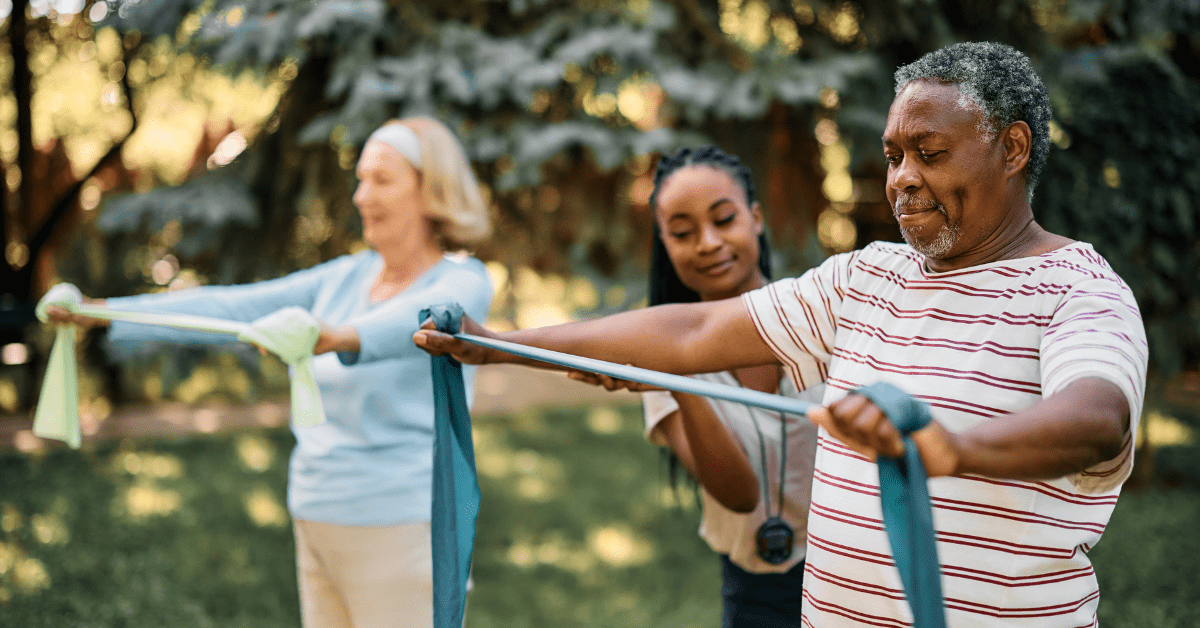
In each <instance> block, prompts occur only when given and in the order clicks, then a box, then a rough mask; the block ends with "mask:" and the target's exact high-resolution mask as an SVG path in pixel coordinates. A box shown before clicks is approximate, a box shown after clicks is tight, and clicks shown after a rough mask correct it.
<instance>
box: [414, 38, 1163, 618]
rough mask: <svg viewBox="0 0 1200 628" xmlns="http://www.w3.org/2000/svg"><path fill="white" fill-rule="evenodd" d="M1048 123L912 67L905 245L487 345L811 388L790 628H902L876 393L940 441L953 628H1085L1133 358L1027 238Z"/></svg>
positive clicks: (1138, 330)
mask: <svg viewBox="0 0 1200 628" xmlns="http://www.w3.org/2000/svg"><path fill="white" fill-rule="evenodd" d="M1049 119H1050V108H1049V101H1048V98H1047V95H1046V89H1045V87H1044V86H1043V84H1042V82H1041V80H1040V79H1039V78H1038V76H1037V74H1036V73H1035V72H1034V71H1033V68H1032V67H1031V66H1030V63H1029V60H1028V59H1027V58H1026V57H1025V56H1024V55H1022V54H1021V53H1019V52H1017V51H1016V50H1013V49H1012V48H1009V47H1007V46H1002V45H998V44H990V43H989V44H977V43H968V44H956V45H953V46H948V47H946V48H943V49H941V50H938V51H936V52H933V53H930V54H928V55H926V56H925V57H923V58H921V59H920V60H919V61H917V62H915V63H913V64H911V65H908V66H905V67H902V68H900V69H899V70H898V71H897V72H896V98H895V100H894V102H893V103H892V106H891V109H890V110H889V112H888V122H887V128H886V130H885V132H884V136H883V151H884V156H885V157H886V159H887V164H888V177H887V196H888V199H889V200H890V201H891V203H892V206H893V208H894V212H895V215H896V219H897V220H898V221H899V223H900V228H901V231H902V232H903V234H904V238H905V240H906V241H907V242H908V244H907V245H901V244H891V243H879V242H877V243H874V244H872V245H870V246H868V247H866V248H865V249H862V250H859V251H854V252H851V253H846V254H842V255H836V256H833V257H831V258H829V259H828V260H826V262H825V263H823V264H822V265H821V266H819V267H818V268H815V269H813V270H811V271H809V272H807V273H805V274H804V275H803V276H801V277H799V278H796V279H786V280H782V281H778V282H776V283H774V284H771V285H769V286H767V287H765V288H762V289H759V290H757V291H753V292H750V293H747V294H746V295H744V297H743V298H739V299H730V300H726V301H715V302H709V303H701V304H688V305H676V306H663V307H655V308H647V309H644V310H639V311H636V312H626V313H623V314H618V315H615V316H610V317H605V318H601V319H596V320H593V321H587V322H583V323H575V324H569V325H562V326H558V327H551V328H543V329H530V330H521V331H517V332H511V333H509V334H503V335H501V336H499V337H502V338H504V339H506V340H511V341H515V342H520V343H524V344H530V345H535V346H540V347H545V348H548V349H554V350H558V351H563V352H567V353H575V354H580V355H587V356H591V357H597V358H602V359H607V360H611V361H615V362H624V363H632V364H635V365H638V366H643V367H646V368H652V369H657V370H665V371H670V372H675V373H699V372H709V371H718V370H728V369H731V368H738V367H743V366H748V365H756V364H763V363H770V362H776V361H777V362H781V363H782V364H783V365H784V366H785V367H786V368H787V370H788V372H789V374H790V376H791V377H792V378H793V379H794V380H795V382H796V384H797V386H800V387H801V388H806V387H808V386H810V385H812V384H813V383H815V382H818V381H824V382H826V384H827V386H826V395H825V399H824V403H825V404H826V407H825V408H821V409H819V410H816V411H814V412H813V413H812V415H811V416H810V419H812V420H813V421H814V422H816V423H818V424H819V425H820V426H821V428H822V429H821V438H820V444H819V448H818V451H817V454H816V462H815V468H816V473H815V479H814V482H813V490H812V510H811V514H810V517H809V521H808V555H807V560H806V563H807V568H806V571H805V576H804V583H805V584H804V587H805V591H804V621H805V622H806V623H807V625H811V626H815V627H818V628H828V627H830V626H859V625H870V626H889V627H890V626H896V627H899V626H906V625H909V624H910V623H911V621H912V616H911V614H910V611H909V608H908V605H907V603H906V602H905V598H904V594H903V591H902V587H901V583H900V578H899V574H898V572H897V571H896V568H895V566H894V565H893V562H892V558H891V550H890V547H889V545H888V542H887V538H886V535H885V533H884V530H883V525H882V517H881V508H880V500H879V489H878V473H877V468H876V465H875V463H874V458H875V456H876V454H877V453H882V454H886V455H898V454H900V453H901V452H902V451H903V445H902V442H901V440H900V438H899V436H898V434H897V432H896V430H895V429H894V428H893V427H892V425H891V423H890V422H889V421H888V419H887V418H886V417H885V416H884V415H883V414H882V412H881V411H880V410H879V409H878V408H877V407H876V406H875V405H874V404H872V403H871V402H870V401H868V400H867V399H866V398H864V397H862V396H859V395H855V394H853V393H852V392H851V391H853V390H855V389H856V388H858V387H861V386H864V385H867V384H871V383H874V382H877V381H887V382H891V383H893V384H895V385H897V386H899V387H900V388H902V389H904V390H905V391H907V392H908V393H909V394H911V395H913V396H914V397H916V398H918V399H921V400H923V401H925V402H927V403H928V404H929V406H930V407H931V410H932V415H933V418H934V422H933V423H931V424H930V426H929V427H927V428H925V429H923V430H921V431H919V432H917V433H916V434H915V435H914V438H915V441H916V443H917V447H918V449H919V450H920V453H921V456H922V459H923V461H924V463H925V467H926V469H927V471H928V472H929V475H930V477H931V478H933V479H931V480H930V483H929V489H930V496H931V499H932V503H933V509H934V513H933V515H934V526H935V528H936V534H937V545H938V553H939V557H940V560H941V563H942V587H943V591H944V596H945V605H946V615H947V619H948V621H949V624H950V626H954V627H958V628H965V627H967V626H1006V627H1011V626H1020V627H1026V626H1027V627H1034V626H1037V627H1042V626H1062V627H1064V628H1065V627H1072V628H1073V627H1079V626H1092V625H1095V622H1096V608H1097V604H1098V598H1099V591H1098V586H1097V583H1096V578H1095V575H1094V573H1093V571H1092V567H1091V564H1090V562H1089V561H1088V558H1087V551H1088V550H1089V549H1091V547H1092V546H1093V545H1094V544H1095V543H1096V542H1097V541H1098V540H1099V538H1100V535H1101V534H1102V533H1103V532H1104V528H1105V525H1106V524H1107V522H1108V519H1109V516H1110V514H1111V513H1112V510H1113V507H1114V506H1115V504H1116V501H1117V495H1118V493H1119V491H1120V486H1121V483H1122V482H1123V481H1124V479H1125V478H1126V477H1127V476H1128V474H1129V470H1130V467H1131V465H1132V463H1133V434H1134V433H1135V430H1136V424H1137V420H1138V417H1139V415H1140V413H1141V409H1142V399H1143V394H1144V386H1145V373H1146V362H1147V345H1146V341H1145V332H1144V330H1143V327H1142V323H1141V318H1140V315H1139V313H1138V309H1137V305H1136V303H1135V301H1134V299H1133V295H1132V294H1131V292H1130V290H1129V288H1128V286H1126V284H1125V283H1124V282H1123V281H1122V280H1121V279H1120V278H1119V277H1118V276H1117V275H1116V274H1115V273H1114V272H1113V270H1112V269H1111V268H1110V267H1109V265H1108V264H1107V263H1106V262H1105V261H1104V259H1103V258H1101V256H1100V255H1098V254H1097V253H1096V252H1095V251H1094V250H1093V249H1092V247H1091V246H1090V245H1088V244H1086V243H1083V242H1075V241H1072V240H1070V239H1068V238H1065V237H1062V236H1059V235H1055V234H1052V233H1049V232H1047V231H1045V230H1044V229H1042V228H1041V226H1039V225H1038V224H1037V222H1035V221H1034V219H1033V213H1032V210H1031V209H1030V206H1029V201H1030V198H1031V197H1032V193H1033V189H1034V187H1035V186H1036V185H1037V180H1038V175H1039V173H1040V171H1041V169H1042V166H1043V164H1044V163H1045V161H1046V155H1047V152H1048V151H1049V139H1048V132H1049V129H1048V122H1049ZM720 255H721V251H713V256H714V259H716V258H719V257H720ZM469 331H472V332H474V333H485V334H486V333H488V332H486V331H485V330H481V329H479V328H478V327H477V326H471V327H470V328H469ZM648 339H653V341H647V340H648ZM416 341H417V343H418V344H419V345H422V346H424V347H425V348H426V349H427V350H430V351H431V352H435V353H440V352H445V351H449V352H452V353H453V354H454V355H455V356H456V357H459V358H460V359H461V360H463V361H466V362H488V361H501V360H509V361H520V360H518V359H516V358H514V357H512V356H508V355H506V354H498V353H497V352H493V351H487V350H483V349H479V348H477V347H473V346H470V345H467V344H465V343H462V342H458V341H456V340H454V339H453V338H452V337H450V336H446V335H442V334H436V333H434V332H431V331H421V332H418V333H417V336H416Z"/></svg>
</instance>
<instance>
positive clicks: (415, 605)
mask: <svg viewBox="0 0 1200 628" xmlns="http://www.w3.org/2000/svg"><path fill="white" fill-rule="evenodd" d="M294 525H295V531H296V573H297V577H298V580H299V583H300V611H301V616H302V618H303V623H304V626H305V628H394V627H400V628H430V627H431V626H433V556H432V554H433V552H432V550H431V548H430V541H429V522H419V523H406V524H402V525H396V526H380V527H357V526H340V525H334V524H329V523H317V522H315V521H303V520H300V519H296V520H295V521H294Z"/></svg>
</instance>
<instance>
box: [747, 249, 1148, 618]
mask: <svg viewBox="0 0 1200 628" xmlns="http://www.w3.org/2000/svg"><path fill="white" fill-rule="evenodd" d="M923 261H924V257H923V256H922V255H921V254H920V253H917V252H916V251H914V250H913V249H912V248H911V247H909V246H907V245H903V244H893V243H879V242H877V243H874V244H872V245H870V246H868V247H866V248H865V249H862V250H860V251H854V252H852V253H846V254H842V255H837V256H834V257H831V258H829V259H828V260H826V261H825V263H823V264H822V265H821V266H819V267H817V268H815V269H813V270H811V271H809V272H807V273H805V274H804V275H802V276H801V277H799V278H795V279H785V280H781V281H778V282H775V283H773V284H771V285H769V286H767V287H765V288H762V289H759V290H755V291H753V292H749V293H746V294H745V295H744V296H743V298H744V302H745V304H746V306H747V308H748V309H749V311H750V314H751V316H752V318H753V319H754V322H755V325H756V326H757V327H758V330H759V333H761V334H762V337H763V339H764V340H766V342H767V343H768V344H769V345H770V346H771V348H772V349H773V350H774V351H775V353H776V355H777V356H778V357H779V358H780V360H781V361H782V362H783V363H784V365H785V366H786V367H787V369H788V372H789V374H790V375H791V377H793V378H794V380H795V382H796V385H797V386H798V387H800V388H807V387H808V386H811V385H812V384H814V383H816V382H818V381H824V382H826V383H827V387H826V392H825V400H824V401H825V403H826V404H829V403H832V402H833V401H835V400H837V399H839V398H841V397H842V396H844V395H845V394H846V393H847V392H848V391H850V390H853V389H855V388H857V387H859V386H863V385H867V384H872V383H874V382H877V381H888V382H891V383H893V384H895V385H897V386H899V387H900V388H902V389H903V390H905V391H907V392H908V393H909V394H911V395H913V396H915V397H916V398H918V399H922V400H924V401H926V402H927V403H928V404H929V405H930V406H931V410H932V414H933V417H934V419H936V420H937V421H938V422H940V423H941V424H942V425H943V426H945V427H946V429H948V430H950V431H952V432H963V431H966V430H968V429H970V428H972V427H974V426H976V425H979V424H980V423H983V422H984V421H989V420H999V421H1003V420H1004V418H1005V416H1006V415H1008V414H1009V413H1011V412H1014V411H1017V410H1020V409H1022V408H1025V407H1028V406H1030V405H1032V404H1034V403H1037V402H1038V401H1040V400H1041V399H1042V398H1043V397H1047V396H1050V395H1052V394H1054V393H1055V392H1056V391H1058V390H1061V389H1062V388H1063V387H1065V386H1066V385H1067V384H1069V383H1071V382H1072V381H1073V380H1075V379H1078V378H1080V377H1084V376H1098V377H1102V378H1104V379H1106V380H1109V381H1111V382H1113V383H1114V384H1116V385H1117V386H1119V387H1120V388H1121V390H1122V391H1123V392H1124V393H1125V396H1126V397H1127V399H1128V400H1129V407H1130V417H1131V420H1130V423H1131V425H1130V429H1129V432H1128V433H1127V434H1126V439H1125V444H1124V448H1123V450H1122V452H1121V454H1120V455H1119V456H1117V458H1115V459H1114V460H1111V461H1109V462H1106V463H1102V464H1100V465H1097V466H1095V467H1093V468H1091V469H1088V470H1086V471H1084V472H1081V473H1078V474H1076V475H1074V476H1070V477H1064V478H1060V479H1057V480H1053V481H1043V482H1024V481H1014V480H996V479H991V478H984V477H978V476H957V477H948V478H934V479H932V480H930V482H929V493H930V498H931V500H932V503H933V521H934V527H935V528H936V531H937V548H938V557H939V559H940V561H941V565H942V587H943V593H944V596H945V604H946V616H947V619H948V622H949V625H950V626H951V627H956V628H966V627H968V626H970V627H978V626H1004V627H1006V628H1011V627H1018V628H1033V627H1039V628H1041V627H1050V626H1053V627H1063V628H1076V627H1083V626H1094V625H1096V607H1097V604H1098V600H1099V595H1100V592H1099V588H1098V586H1097V583H1096V577H1095V574H1094V573H1093V571H1092V566H1091V562H1090V561H1089V560H1088V558H1087V551H1088V550H1090V549H1091V547H1092V546H1094V545H1095V544H1096V542H1097V541H1098V540H1099V539H1100V535H1101V534H1102V533H1103V532H1104V527H1105V525H1107V523H1108V519H1109V516H1110V515H1111V514H1112V510H1113V507H1114V506H1115V505H1116V502H1117V495H1118V494H1119V493H1120V487H1121V483H1122V482H1124V480H1125V478H1126V477H1127V476H1128V475H1129V471H1130V468H1131V466H1132V464H1133V440H1132V438H1133V437H1132V435H1133V434H1136V433H1137V431H1136V430H1137V421H1138V417H1139V415H1140V414H1141V410H1142V399H1143V395H1144V389H1145V380H1146V362H1147V354H1148V348H1147V344H1146V337H1145V331H1144V329H1143V326H1142V321H1141V315H1140V314H1139V312H1138V308H1137V303H1136V302H1135V301H1134V298H1133V294H1132V292H1131V291H1130V290H1129V287H1128V286H1127V285H1126V284H1125V283H1124V282H1123V281H1122V280H1121V279H1120V277H1118V276H1117V275H1116V273H1114V272H1113V270H1112V269H1111V268H1110V267H1109V265H1108V263H1107V262H1106V261H1105V260H1104V259H1103V258H1102V257H1101V256H1100V255H1098V254H1097V253H1096V252H1095V250H1093V249H1092V247H1091V246H1090V245H1088V244H1085V243H1074V244H1070V245H1068V246H1064V247H1062V248H1060V249H1058V250H1056V251H1053V252H1050V253H1047V254H1045V255H1040V256H1037V257H1030V258H1023V259H1016V260H1005V261H1001V262H993V263H990V264H981V265H979V266H973V267H971V268H966V269H962V270H957V271H951V272H945V273H931V272H927V271H925V270H924V264H923ZM878 486H879V475H878V468H877V467H876V466H875V464H874V463H872V462H869V461H868V460H867V459H866V458H864V457H862V456H860V455H858V454H856V453H854V452H853V451H851V450H850V449H849V448H847V447H845V446H844V445H843V444H842V443H840V442H839V441H837V440H836V439H834V438H832V437H831V436H830V435H829V434H828V433H827V432H825V431H824V430H822V431H821V433H820V437H819V440H818V449H817V457H816V471H815V475H814V479H813V490H812V506H811V512H810V514H809V523H808V559H807V567H806V569H805V574H804V616H803V621H804V623H805V625H806V626H810V627H815V628H831V627H834V626H862V625H867V626H881V627H885V628H893V627H899V626H909V625H911V623H912V615H911V612H910V611H909V606H908V603H907V602H906V601H905V598H904V593H903V588H902V586H901V583H900V575H899V572H897V571H896V568H895V566H894V564H893V563H892V557H891V550H890V548H889V545H888V541H887V537H886V534H885V532H884V529H883V523H882V513H881V509H880V500H879V488H878Z"/></svg>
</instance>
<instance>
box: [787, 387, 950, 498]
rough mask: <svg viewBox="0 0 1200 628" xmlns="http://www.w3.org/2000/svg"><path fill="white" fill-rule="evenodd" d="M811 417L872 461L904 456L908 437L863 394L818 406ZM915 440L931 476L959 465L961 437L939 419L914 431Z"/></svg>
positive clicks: (913, 437)
mask: <svg viewBox="0 0 1200 628" xmlns="http://www.w3.org/2000/svg"><path fill="white" fill-rule="evenodd" d="M808 418H809V420H810V421H812V422H813V423H814V424H816V425H818V426H819V427H823V428H825V429H826V431H828V432H829V433H830V434H831V435H832V436H833V437H834V438H836V439H838V440H839V441H841V442H842V443H843V444H845V445H846V446H847V447H849V448H850V449H853V450H854V451H856V452H858V453H860V454H862V455H864V456H866V457H867V458H869V459H871V460H875V459H876V457H877V456H880V455H884V456H891V457H900V456H902V455H904V440H903V439H902V438H901V436H900V432H899V430H897V429H896V427H895V426H894V425H892V422H891V421H889V420H888V418H887V416H886V415H884V413H883V411H882V410H880V409H879V407H878V406H876V405H875V404H874V403H873V402H872V401H871V400H870V399H867V398H866V397H863V396H861V395H855V394H850V395H847V396H845V397H843V398H842V399H839V400H838V401H835V402H833V403H831V404H829V407H828V408H825V407H817V408H814V409H813V410H811V411H810V412H809V413H808ZM912 439H913V442H914V443H916V445H917V450H918V451H919V452H920V453H921V461H922V462H924V463H925V473H926V475H928V476H929V477H937V476H943V475H951V474H953V473H954V472H955V470H956V469H957V468H958V464H959V459H960V458H961V450H960V444H959V442H958V439H957V438H956V437H955V435H953V434H951V433H950V432H948V431H946V428H944V427H942V426H941V424H939V423H938V422H937V421H931V422H930V423H929V425H927V426H925V427H924V428H921V429H920V430H917V431H916V432H913V433H912Z"/></svg>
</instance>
